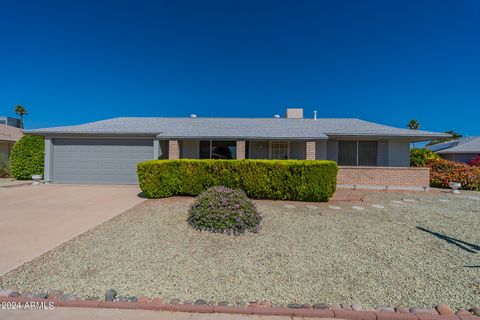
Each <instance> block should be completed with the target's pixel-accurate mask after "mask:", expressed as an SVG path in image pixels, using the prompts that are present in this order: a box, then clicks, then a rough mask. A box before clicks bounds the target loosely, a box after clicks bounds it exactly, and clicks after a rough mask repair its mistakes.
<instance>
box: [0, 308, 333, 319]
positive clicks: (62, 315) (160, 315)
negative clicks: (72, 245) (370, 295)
mask: <svg viewBox="0 0 480 320" xmlns="http://www.w3.org/2000/svg"><path fill="white" fill-rule="evenodd" d="M0 318H1V319H4V320H13V319H15V320H58V319H69V320H85V319H89V320H114V319H115V320H117V319H123V320H130V319H132V320H158V319H162V320H187V319H196V320H240V319H242V320H243V319H246V320H291V319H295V320H297V319H298V320H300V319H303V318H297V317H293V318H292V317H280V316H255V315H231V314H222V313H184V312H167V311H147V310H120V309H101V308H99V309H89V308H61V307H60V308H55V309H53V310H0ZM308 319H312V320H315V318H308ZM322 320H329V319H326V318H323V319H322Z"/></svg>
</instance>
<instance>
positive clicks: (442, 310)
mask: <svg viewBox="0 0 480 320" xmlns="http://www.w3.org/2000/svg"><path fill="white" fill-rule="evenodd" d="M435 309H437V312H438V313H439V314H441V315H454V314H455V312H454V311H453V310H452V308H450V307H449V306H448V305H446V304H439V305H438V306H436V307H435Z"/></svg>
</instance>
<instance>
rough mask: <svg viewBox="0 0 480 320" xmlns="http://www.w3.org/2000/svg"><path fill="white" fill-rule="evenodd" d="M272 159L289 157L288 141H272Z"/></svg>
mask: <svg viewBox="0 0 480 320" xmlns="http://www.w3.org/2000/svg"><path fill="white" fill-rule="evenodd" d="M271 150H272V151H271V153H272V156H271V158H272V159H275V160H285V159H288V142H284V141H272V143H271Z"/></svg>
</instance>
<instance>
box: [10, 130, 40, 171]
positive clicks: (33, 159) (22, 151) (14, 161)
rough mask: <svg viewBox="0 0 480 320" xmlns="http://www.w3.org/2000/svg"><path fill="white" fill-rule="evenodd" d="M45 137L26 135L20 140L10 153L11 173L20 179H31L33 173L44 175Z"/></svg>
mask: <svg viewBox="0 0 480 320" xmlns="http://www.w3.org/2000/svg"><path fill="white" fill-rule="evenodd" d="M44 154H45V138H43V137H38V136H29V135H25V136H23V137H22V138H21V139H20V140H18V141H17V142H16V143H15V144H14V145H13V149H12V154H11V155H10V161H9V165H10V174H11V175H12V176H13V177H14V178H15V179H18V180H31V179H32V175H34V174H41V175H43V163H44V158H43V157H44Z"/></svg>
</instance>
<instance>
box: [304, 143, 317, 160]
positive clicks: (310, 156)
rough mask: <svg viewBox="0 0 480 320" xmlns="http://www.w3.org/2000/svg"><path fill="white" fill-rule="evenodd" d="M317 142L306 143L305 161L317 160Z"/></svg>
mask: <svg viewBox="0 0 480 320" xmlns="http://www.w3.org/2000/svg"><path fill="white" fill-rule="evenodd" d="M315 158H316V156H315V141H306V142H305V160H315Z"/></svg>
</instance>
